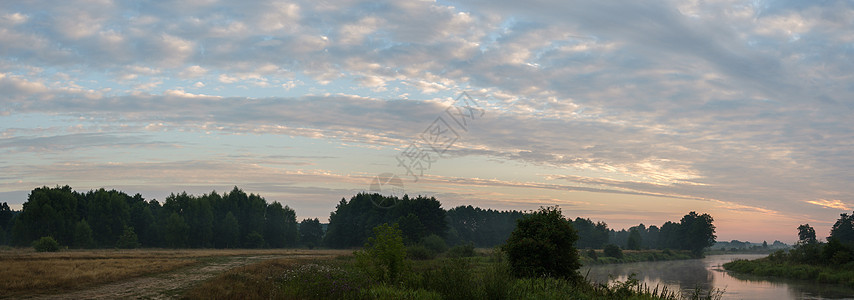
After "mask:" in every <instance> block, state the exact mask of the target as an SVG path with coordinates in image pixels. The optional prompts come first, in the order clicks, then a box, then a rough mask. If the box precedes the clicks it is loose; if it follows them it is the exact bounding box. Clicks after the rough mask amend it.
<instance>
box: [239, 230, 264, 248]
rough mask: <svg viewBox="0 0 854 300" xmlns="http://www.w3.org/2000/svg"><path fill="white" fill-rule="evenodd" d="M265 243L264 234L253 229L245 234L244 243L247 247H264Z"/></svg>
mask: <svg viewBox="0 0 854 300" xmlns="http://www.w3.org/2000/svg"><path fill="white" fill-rule="evenodd" d="M265 243H266V242H265V241H264V236H263V235H261V234H260V233H258V232H256V231H253V232H250V233H249V235H247V236H246V243H244V245H246V247H247V248H264V244H265Z"/></svg>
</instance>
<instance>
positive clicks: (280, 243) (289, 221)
mask: <svg viewBox="0 0 854 300" xmlns="http://www.w3.org/2000/svg"><path fill="white" fill-rule="evenodd" d="M264 239H265V240H266V241H267V243H268V244H269V245H270V247H273V248H282V247H293V246H296V244H297V240H298V239H299V231H298V229H297V220H296V213H295V212H294V210H293V209H291V208H290V207H287V206H285V207H282V204H281V203H279V202H273V203H271V204H270V205H267V216H266V220H265V221H264Z"/></svg>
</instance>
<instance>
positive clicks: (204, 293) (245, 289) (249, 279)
mask: <svg viewBox="0 0 854 300" xmlns="http://www.w3.org/2000/svg"><path fill="white" fill-rule="evenodd" d="M298 264H299V263H298V262H297V260H295V259H276V260H268V261H265V262H261V263H257V264H253V265H249V266H245V267H240V268H234V269H232V270H230V271H228V272H225V273H223V274H221V275H219V276H217V277H215V278H214V279H211V280H208V281H206V282H204V283H202V284H200V285H198V286H196V287H195V288H193V289H192V290H190V291H188V292H187V293H185V294H184V295H183V298H185V299H246V298H247V295H252V298H256V299H276V298H281V296H280V295H278V294H279V292H280V291H279V288H280V287H279V284H278V282H277V281H276V280H272V279H273V278H278V277H280V276H281V275H282V274H283V273H284V272H285V271H287V270H288V269H291V268H293V267H294V266H295V265H298Z"/></svg>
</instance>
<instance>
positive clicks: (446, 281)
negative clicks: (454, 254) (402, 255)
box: [419, 258, 477, 299]
mask: <svg viewBox="0 0 854 300" xmlns="http://www.w3.org/2000/svg"><path fill="white" fill-rule="evenodd" d="M471 268H472V266H471V263H469V261H468V260H466V259H464V258H451V259H448V260H443V261H441V262H440V263H439V264H437V265H435V266H433V267H432V268H430V269H428V270H426V271H423V272H419V273H422V274H423V278H422V282H421V285H420V287H422V288H425V289H427V290H431V291H436V292H438V293H439V294H440V295H442V299H474V298H477V290H476V289H473V288H471V287H473V286H475V284H476V283H475V277H474V274H472V272H471Z"/></svg>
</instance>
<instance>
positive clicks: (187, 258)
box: [0, 249, 349, 298]
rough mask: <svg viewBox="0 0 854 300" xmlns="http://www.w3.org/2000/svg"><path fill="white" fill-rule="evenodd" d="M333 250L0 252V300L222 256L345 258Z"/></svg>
mask: <svg viewBox="0 0 854 300" xmlns="http://www.w3.org/2000/svg"><path fill="white" fill-rule="evenodd" d="M347 253H349V252H348V251H344V252H342V251H339V250H300V249H261V250H247V249H228V250H212V249H200V250H195V249H186V250H185V249H181V250H174V249H134V250H66V251H61V252H53V253H46V252H34V251H32V250H31V249H11V250H2V251H0V295H3V296H0V298H2V297H4V296H5V297H8V296H16V295H17V296H20V295H31V294H40V293H45V292H48V293H49V292H67V291H70V290H77V289H81V288H86V287H90V286H96V285H100V284H105V283H110V282H116V281H121V280H125V279H130V278H134V277H139V276H144V275H150V274H157V273H163V272H169V271H172V270H176V269H178V268H181V267H185V266H189V265H193V264H197V263H200V262H203V261H205V260H209V259H216V258H217V257H224V256H279V255H282V256H287V257H293V258H303V257H304V258H317V257H330V256H335V255H342V254H347Z"/></svg>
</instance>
